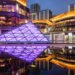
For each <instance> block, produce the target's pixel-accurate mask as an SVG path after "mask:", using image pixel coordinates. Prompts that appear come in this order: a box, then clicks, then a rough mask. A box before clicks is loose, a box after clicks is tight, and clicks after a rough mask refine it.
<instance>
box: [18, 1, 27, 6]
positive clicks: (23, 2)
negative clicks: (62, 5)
mask: <svg viewBox="0 0 75 75" xmlns="http://www.w3.org/2000/svg"><path fill="white" fill-rule="evenodd" d="M17 2H19V3H20V4H22V5H24V6H26V0H17Z"/></svg>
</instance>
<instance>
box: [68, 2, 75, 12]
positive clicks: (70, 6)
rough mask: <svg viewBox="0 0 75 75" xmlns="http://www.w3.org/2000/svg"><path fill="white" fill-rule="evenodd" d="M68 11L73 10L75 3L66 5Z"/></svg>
mask: <svg viewBox="0 0 75 75" xmlns="http://www.w3.org/2000/svg"><path fill="white" fill-rule="evenodd" d="M68 11H75V4H74V3H73V4H70V5H68Z"/></svg>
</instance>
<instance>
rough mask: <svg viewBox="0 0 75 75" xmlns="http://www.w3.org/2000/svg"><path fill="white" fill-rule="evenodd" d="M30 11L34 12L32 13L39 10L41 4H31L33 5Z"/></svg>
mask: <svg viewBox="0 0 75 75" xmlns="http://www.w3.org/2000/svg"><path fill="white" fill-rule="evenodd" d="M30 11H31V12H32V13H34V12H39V11H40V5H39V4H37V3H36V4H32V5H31V7H30Z"/></svg>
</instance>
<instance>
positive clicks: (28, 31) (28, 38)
mask: <svg viewBox="0 0 75 75" xmlns="http://www.w3.org/2000/svg"><path fill="white" fill-rule="evenodd" d="M0 42H1V43H3V44H2V45H1V46H0V50H1V51H2V52H5V53H8V54H10V55H12V56H15V57H17V58H19V59H22V60H24V61H27V62H31V61H33V60H34V59H35V58H36V57H37V56H38V55H39V54H40V53H41V52H42V51H43V50H44V49H45V48H47V45H46V44H43V43H47V42H48V40H47V39H46V38H45V37H44V35H43V34H41V32H40V31H38V29H37V28H36V27H35V25H33V24H32V23H31V22H29V23H27V24H24V25H22V26H20V27H18V28H16V29H14V30H12V31H9V32H7V33H6V34H3V35H1V36H0ZM10 44H11V45H10ZM41 45H42V46H41Z"/></svg>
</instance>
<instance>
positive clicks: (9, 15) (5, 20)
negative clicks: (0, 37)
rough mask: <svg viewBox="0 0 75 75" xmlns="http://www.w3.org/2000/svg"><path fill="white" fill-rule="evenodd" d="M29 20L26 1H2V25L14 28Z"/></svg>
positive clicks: (0, 3)
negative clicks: (26, 19)
mask: <svg viewBox="0 0 75 75" xmlns="http://www.w3.org/2000/svg"><path fill="white" fill-rule="evenodd" d="M25 18H27V7H26V0H0V25H6V26H9V25H10V26H14V25H19V24H22V23H24V22H25Z"/></svg>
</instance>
